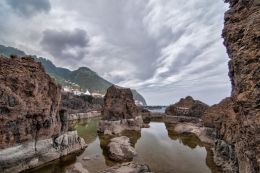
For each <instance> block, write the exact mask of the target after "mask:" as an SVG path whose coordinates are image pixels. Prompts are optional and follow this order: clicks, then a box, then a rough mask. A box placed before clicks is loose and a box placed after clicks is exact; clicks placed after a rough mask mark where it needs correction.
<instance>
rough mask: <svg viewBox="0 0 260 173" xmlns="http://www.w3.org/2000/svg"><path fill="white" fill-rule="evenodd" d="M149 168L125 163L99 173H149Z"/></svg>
mask: <svg viewBox="0 0 260 173" xmlns="http://www.w3.org/2000/svg"><path fill="white" fill-rule="evenodd" d="M149 172H150V170H149V168H148V166H146V165H143V164H138V163H133V162H128V163H123V164H121V165H116V166H113V167H111V168H109V169H107V170H104V171H100V172H99V173H149Z"/></svg>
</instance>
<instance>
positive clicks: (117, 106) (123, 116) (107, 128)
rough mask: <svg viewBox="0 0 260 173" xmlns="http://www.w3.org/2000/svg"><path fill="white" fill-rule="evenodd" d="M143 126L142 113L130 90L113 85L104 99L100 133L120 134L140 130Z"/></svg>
mask: <svg viewBox="0 0 260 173" xmlns="http://www.w3.org/2000/svg"><path fill="white" fill-rule="evenodd" d="M142 124H143V120H142V116H141V112H140V111H139V109H138V107H137V106H136V105H135V102H134V99H133V94H132V92H131V90H130V89H129V88H122V87H119V86H115V85H112V86H111V87H109V88H108V90H107V93H106V95H105V98H104V106H103V110H102V121H100V125H99V129H98V131H99V132H102V133H105V134H118V133H121V132H122V131H123V130H140V129H141V126H142Z"/></svg>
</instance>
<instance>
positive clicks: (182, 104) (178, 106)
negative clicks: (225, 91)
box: [165, 96, 209, 118]
mask: <svg viewBox="0 0 260 173" xmlns="http://www.w3.org/2000/svg"><path fill="white" fill-rule="evenodd" d="M208 108H209V106H208V105H207V104H205V103H203V102H201V101H198V100H194V99H193V98H192V97H191V96H187V97H186V98H181V99H180V101H179V102H177V103H175V104H173V105H170V106H169V107H167V108H166V110H165V113H166V114H169V115H174V116H191V117H198V118H199V117H201V116H202V115H203V113H204V112H205V111H206V110H207V109H208Z"/></svg>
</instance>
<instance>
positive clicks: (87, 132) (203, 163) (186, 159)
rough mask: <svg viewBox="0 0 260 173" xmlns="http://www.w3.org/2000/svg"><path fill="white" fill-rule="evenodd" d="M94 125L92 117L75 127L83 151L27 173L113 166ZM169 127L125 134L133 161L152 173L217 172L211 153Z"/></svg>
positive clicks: (156, 126)
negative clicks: (133, 153) (133, 151)
mask: <svg viewBox="0 0 260 173" xmlns="http://www.w3.org/2000/svg"><path fill="white" fill-rule="evenodd" d="M98 122H99V119H98V118H93V119H89V120H88V122H85V123H81V124H77V125H76V126H75V128H76V129H77V131H78V134H79V135H80V136H81V137H83V138H84V139H85V141H86V142H87V143H88V147H87V148H86V149H85V151H84V152H82V153H80V154H78V155H73V156H70V157H68V158H65V160H64V159H63V161H56V162H54V163H52V164H50V165H47V166H45V167H42V168H40V169H37V170H34V171H30V172H33V173H36V172H37V173H65V172H66V169H67V168H68V167H70V166H71V165H72V164H73V163H75V162H81V163H82V165H83V166H84V167H85V168H87V170H88V171H89V172H90V173H95V172H97V171H99V170H102V169H105V168H107V167H109V166H113V165H114V164H116V163H114V162H112V161H110V160H109V159H108V158H107V154H106V148H105V147H104V146H105V145H106V144H107V142H108V140H109V139H107V138H105V137H103V136H98V135H97V133H96V129H97V125H98ZM169 126H171V125H169V124H166V125H165V123H163V122H151V123H150V128H144V129H142V131H141V133H137V132H125V134H124V135H126V136H128V137H129V138H130V141H131V143H132V145H133V146H134V147H135V149H136V151H137V153H138V155H137V156H136V157H135V158H134V160H135V161H137V162H140V163H145V164H148V165H149V167H150V168H151V170H152V171H153V172H155V173H211V172H213V173H218V171H217V167H216V166H215V164H214V162H213V159H212V153H211V151H210V150H209V149H207V148H206V147H204V146H203V145H202V144H201V142H200V141H199V139H198V138H196V137H195V136H194V135H176V134H174V133H173V132H171V131H168V130H167V129H171V127H169ZM84 158H85V160H84Z"/></svg>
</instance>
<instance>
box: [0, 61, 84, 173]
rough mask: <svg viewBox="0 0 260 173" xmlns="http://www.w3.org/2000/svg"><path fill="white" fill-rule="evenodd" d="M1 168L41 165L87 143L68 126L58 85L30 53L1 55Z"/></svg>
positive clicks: (6, 172)
mask: <svg viewBox="0 0 260 173" xmlns="http://www.w3.org/2000/svg"><path fill="white" fill-rule="evenodd" d="M0 67H1V68H0V172H3V173H15V172H21V171H23V170H26V169H30V168H34V167H37V166H40V165H43V164H45V163H47V162H50V161H52V160H55V159H58V158H60V157H62V156H65V155H67V154H69V153H72V152H76V151H79V150H81V149H83V148H85V147H86V144H85V141H84V139H82V138H80V137H79V136H78V135H77V132H76V131H69V132H68V131H67V130H68V121H67V113H66V111H64V110H60V99H61V93H60V91H61V88H60V87H59V86H58V85H56V84H55V83H54V81H53V80H52V79H51V78H50V77H49V75H47V74H46V73H45V72H44V69H43V67H42V65H41V64H40V63H37V62H35V61H34V59H33V58H31V57H21V58H18V57H11V58H5V57H0Z"/></svg>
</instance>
